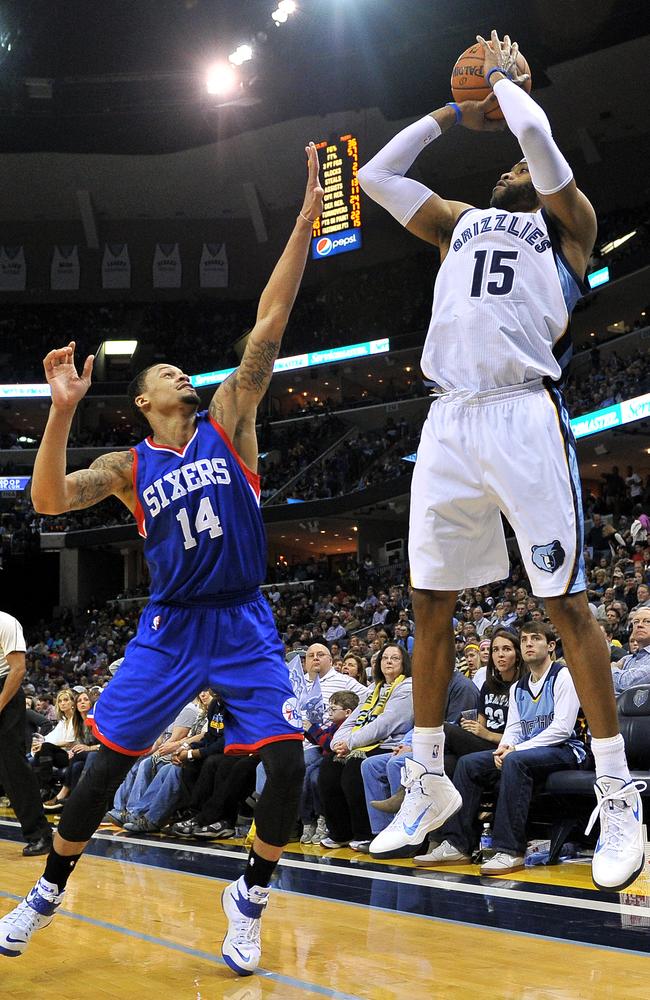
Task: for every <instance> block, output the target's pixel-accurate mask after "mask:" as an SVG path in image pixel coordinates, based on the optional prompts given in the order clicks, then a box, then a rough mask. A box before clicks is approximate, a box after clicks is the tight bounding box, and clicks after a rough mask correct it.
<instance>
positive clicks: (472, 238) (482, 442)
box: [359, 31, 645, 890]
mask: <svg viewBox="0 0 650 1000" xmlns="http://www.w3.org/2000/svg"><path fill="white" fill-rule="evenodd" d="M478 41H479V42H481V43H483V46H484V65H483V74H484V77H485V79H486V81H487V83H488V84H489V86H490V87H491V88H492V91H493V92H492V93H491V94H489V95H488V97H487V98H485V100H483V101H481V102H477V101H464V102H463V103H462V105H453V104H452V105H451V106H445V107H443V108H440V109H439V110H437V111H434V112H433V113H432V114H429V115H427V116H426V117H425V118H422V119H421V120H420V121H418V122H415V123H414V124H413V125H409V126H408V128H406V129H404V130H403V131H402V132H400V133H399V134H398V135H397V136H395V138H394V139H392V140H391V141H390V142H389V143H388V144H387V145H386V146H385V147H384V148H383V149H382V150H381V151H380V152H379V153H378V154H377V155H376V156H375V157H374V158H373V159H372V160H371V161H370V162H369V163H368V164H366V166H364V167H363V168H362V169H361V170H360V171H359V181H360V184H361V187H362V188H363V190H364V191H365V192H366V193H367V194H368V195H370V197H372V198H373V199H374V200H375V201H377V202H378V203H379V204H380V205H382V206H383V207H384V208H385V209H387V211H389V212H390V213H391V214H392V215H393V216H394V217H395V218H396V219H397V220H398V222H400V223H401V224H402V225H403V226H405V227H406V228H407V229H408V230H409V231H410V232H412V233H414V234H415V235H416V236H419V237H420V238H421V239H423V240H425V241H426V242H428V243H432V244H434V245H435V246H437V247H438V248H439V250H440V257H441V266H440V270H439V273H438V276H437V278H436V284H435V291H434V298H433V313H432V318H431V323H430V325H429V330H428V333H427V337H426V341H425V345H424V352H423V356H422V370H423V372H424V374H425V375H426V377H427V378H429V379H432V380H433V381H434V382H436V383H437V384H438V385H439V386H440V387H441V389H442V390H443V391H442V394H441V395H440V397H439V398H438V399H437V400H436V401H434V402H433V404H432V406H431V409H430V412H429V416H428V418H427V421H426V423H425V425H424V428H423V430H422V436H421V440H420V446H419V449H418V455H417V462H416V465H415V470H414V474H413V483H412V488H411V510H410V528H409V559H410V567H411V578H412V584H413V588H414V592H413V609H414V612H415V621H416V639H415V649H414V656H413V692H414V702H415V722H416V726H415V734H414V737H413V760H412V761H409V760H407V761H406V763H405V767H404V771H403V783H404V786H405V788H406V795H405V798H404V802H403V805H402V808H401V810H400V812H399V813H398V814H397V816H396V817H395V819H394V821H393V822H392V823H391V825H390V826H389V827H387V828H386V829H385V830H384V831H382V832H381V833H380V834H379V835H378V836H377V837H375V839H374V840H373V842H372V844H371V848H370V850H371V853H373V854H374V855H375V856H384V857H386V856H393V857H395V856H400V854H401V855H402V856H403V854H404V853H408V852H409V849H411V848H412V847H413V846H414V845H417V844H420V843H422V842H423V840H424V839H425V837H426V835H427V834H428V833H430V832H431V831H433V830H436V829H438V828H439V827H440V826H442V824H443V823H444V822H445V821H446V820H447V819H448V818H450V817H451V816H453V815H454V814H455V813H456V812H457V811H458V809H459V808H460V805H461V801H460V795H459V794H458V792H457V791H456V789H455V788H454V786H453V784H452V783H451V781H449V779H448V778H446V777H445V775H444V772H443V745H444V735H443V728H442V723H443V711H444V706H445V699H446V692H447V685H448V683H449V679H450V677H451V674H452V671H453V669H454V637H453V630H452V624H451V620H452V616H453V613H454V609H455V605H456V600H457V592H458V591H459V590H462V589H463V588H465V587H478V586H480V585H481V584H485V583H487V582H489V581H492V580H500V579H503V578H505V577H506V576H507V575H508V554H507V550H506V545H505V538H504V534H503V528H502V524H501V512H503V514H505V516H506V517H507V518H508V520H509V522H510V524H511V525H512V528H513V530H514V532H515V534H516V537H517V541H518V544H519V549H520V552H521V556H522V559H523V561H524V564H525V566H526V570H527V573H528V577H529V579H530V582H531V586H532V589H533V591H534V593H535V594H536V595H537V596H539V597H543V598H544V599H545V606H546V610H547V613H548V616H549V618H550V619H551V621H552V622H553V624H554V626H555V627H556V628H557V630H558V632H559V634H560V636H561V637H562V644H563V648H564V653H565V657H566V661H567V664H568V666H569V669H570V671H571V674H572V676H573V680H574V683H575V687H576V689H577V692H578V696H579V698H580V701H581V704H582V707H583V709H584V711H585V713H586V716H587V719H588V721H589V726H590V729H591V733H592V736H593V740H592V751H593V754H594V758H595V761H596V779H597V780H596V786H595V791H596V797H597V805H596V808H595V809H594V813H593V814H592V819H591V822H590V825H589V829H590V828H591V826H592V825H593V823H594V822H595V820H596V818H598V817H599V818H600V836H599V840H598V844H597V847H596V852H595V854H594V859H593V865H592V875H593V879H594V882H595V884H596V885H597V886H598V887H599V888H603V889H609V890H611V889H614V890H622V889H624V888H625V887H626V886H628V885H629V884H630V883H631V882H633V881H634V879H636V877H637V876H638V875H639V873H640V871H641V869H642V867H643V864H644V835H643V825H642V818H641V800H640V794H639V792H640V791H642V790H643V788H644V787H645V786H644V785H643V783H639V782H634V781H631V779H630V774H629V771H628V767H627V762H626V758H625V748H624V745H623V738H622V736H621V735H620V732H619V728H618V722H617V717H616V705H615V700H614V693H613V688H612V677H611V670H610V665H609V656H608V652H607V646H606V644H605V639H604V637H603V635H602V633H601V631H600V629H599V627H598V625H597V624H596V621H595V619H594V618H593V617H592V614H591V612H590V610H589V606H588V603H587V598H586V593H585V588H586V579H585V568H584V562H583V514H582V508H581V490H580V479H579V472H578V460H577V456H576V449H575V440H574V438H573V434H572V432H571V428H570V424H569V415H568V413H567V409H566V406H565V403H564V400H563V396H562V392H561V388H560V385H561V380H562V375H563V370H564V369H565V367H566V365H567V364H568V362H569V359H570V356H571V341H570V335H569V332H568V321H569V316H570V314H571V311H572V309H573V307H574V306H575V303H576V302H577V301H578V299H580V298H581V296H582V295H583V294H584V292H585V291H586V287H585V285H584V284H583V281H582V276H583V275H584V273H585V271H586V266H587V262H588V260H589V256H590V254H591V251H592V247H593V244H594V240H595V237H596V217H595V213H594V210H593V208H592V206H591V204H590V203H589V201H588V200H587V198H586V197H585V195H584V194H583V193H582V192H581V191H579V190H578V188H577V186H576V183H575V180H574V179H573V174H572V171H571V167H570V166H569V164H568V163H567V161H566V160H565V158H564V156H563V155H562V153H561V152H560V150H559V149H558V147H557V145H556V143H555V141H554V139H553V136H552V133H551V128H550V125H549V122H548V119H547V117H546V115H545V114H544V112H543V111H542V109H541V108H540V107H539V106H538V105H537V104H536V103H535V101H534V100H532V98H531V97H529V96H528V94H526V93H525V92H524V90H523V89H522V87H521V86H519V84H522V83H523V82H524V77H523V76H517V75H516V73H517V70H516V69H515V67H516V60H517V53H518V46H517V45H516V43H514V44H513V43H511V41H510V39H509V37H508V36H507V35H506V36H505V38H504V40H503V42H501V41H500V40H499V37H498V35H497V33H496V32H495V31H493V32H492V36H491V41H490V42H489V43H487V42H485V40H484V39H482V38H481V37H480V36H478ZM497 102H498V104H497ZM498 105H499V106H500V108H501V111H502V113H503V115H504V118H505V122H506V123H507V126H508V128H509V129H510V131H511V132H512V133H513V135H515V136H516V138H517V140H518V141H519V145H520V147H521V150H522V153H523V156H524V159H522V160H520V161H519V162H518V163H516V164H515V165H514V166H513V167H512V168H511V169H510V170H507V171H506V172H505V173H503V174H502V175H501V177H500V178H499V180H498V181H497V183H496V185H495V187H494V189H493V191H492V197H491V199H490V206H489V208H486V209H481V208H475V207H474V206H472V205H469V204H466V203H464V202H458V201H446V200H445V199H444V198H441V197H440V196H439V195H437V194H434V193H433V192H432V191H430V190H429V189H428V188H427V187H425V186H424V185H422V184H420V183H418V182H416V181H414V180H410V179H408V178H406V177H405V176H404V174H405V173H406V171H407V170H408V168H409V167H410V166H411V164H412V163H413V161H414V160H415V158H416V157H417V155H418V153H419V152H420V151H421V150H422V149H423V148H424V146H426V145H428V144H429V143H431V142H433V141H435V140H438V139H439V138H440V137H441V136H442V134H443V133H445V132H447V131H448V130H449V129H450V128H453V127H454V125H456V124H457V123H460V124H461V125H463V126H464V127H465V128H469V129H471V130H473V131H476V132H482V131H493V130H494V129H498V128H500V127H502V123H501V122H498V121H493V120H490V119H487V118H486V114H489V113H490V112H493V111H494V110H495V109H496V108H497V106H498ZM506 749H508V752H510V748H506ZM507 763H508V761H507V756H506V755H505V754H504V757H503V766H504V767H505V766H507Z"/></svg>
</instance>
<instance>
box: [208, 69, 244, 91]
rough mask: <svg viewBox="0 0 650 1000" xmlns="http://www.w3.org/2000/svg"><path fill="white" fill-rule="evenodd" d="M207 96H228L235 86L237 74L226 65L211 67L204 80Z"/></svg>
mask: <svg viewBox="0 0 650 1000" xmlns="http://www.w3.org/2000/svg"><path fill="white" fill-rule="evenodd" d="M205 86H206V89H207V91H208V94H219V95H222V94H229V93H231V91H233V90H234V89H235V87H236V86H237V74H236V73H235V71H234V69H232V68H231V67H230V66H228V65H227V64H226V63H217V64H216V65H215V66H211V67H210V69H209V70H208V74H207V76H206V79H205Z"/></svg>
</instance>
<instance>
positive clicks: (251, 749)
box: [88, 591, 303, 756]
mask: <svg viewBox="0 0 650 1000" xmlns="http://www.w3.org/2000/svg"><path fill="white" fill-rule="evenodd" d="M208 687H209V688H212V689H213V690H214V691H216V692H218V693H219V694H220V695H221V697H222V699H223V701H224V704H225V713H224V729H225V737H226V748H225V752H226V753H255V751H256V750H258V749H259V748H260V747H262V746H264V745H265V744H267V743H272V742H275V741H276V740H286V739H294V740H302V739H303V727H302V719H301V716H300V713H299V712H298V710H297V704H296V698H295V696H294V693H293V689H292V687H291V682H290V680H289V672H288V670H287V667H286V664H285V661H284V650H283V646H282V643H281V642H280V640H279V639H278V634H277V630H276V627H275V623H274V621H273V615H272V613H271V610H270V608H269V606H268V604H267V602H266V600H265V599H264V598H263V597H262V596H261V594H260V593H259V591H257V592H253V596H252V597H251V598H250V599H248V600H245V601H244V602H243V603H242V602H238V603H232V604H229V605H228V604H227V605H226V606H219V607H215V606H214V605H211V606H209V607H178V606H171V605H169V604H158V603H153V602H152V603H151V604H148V605H147V607H146V608H145V609H144V611H143V612H142V615H141V617H140V623H139V625H138V631H137V634H136V635H135V636H134V638H133V639H132V640H131V642H130V643H129V644H128V646H127V647H126V652H125V656H124V660H123V662H122V664H121V665H120V667H119V669H118V671H117V673H116V674H115V676H114V677H113V679H112V680H111V681H110V683H109V685H108V687H107V688H106V690H105V691H103V692H102V694H101V696H100V698H99V699H98V701H97V703H96V705H95V706H94V710H93V713H92V718H91V717H89V718H88V724H89V725H90V727H91V729H92V730H93V732H94V734H95V736H96V737H97V739H98V740H100V742H102V743H104V744H105V745H106V746H109V747H112V748H113V749H114V750H118V751H120V752H122V753H126V754H132V755H133V756H139V755H140V754H142V753H146V752H147V751H148V750H149V749H150V748H151V746H152V744H153V743H154V742H155V740H156V739H157V738H158V736H160V734H161V733H162V732H164V730H165V729H167V728H168V727H169V726H170V724H171V723H172V722H173V720H174V719H175V718H176V716H177V715H178V713H179V712H180V710H181V709H182V708H183V707H184V706H185V705H187V704H188V702H190V701H192V699H193V698H195V697H196V696H197V694H198V693H199V691H202V690H203V689H205V688H208Z"/></svg>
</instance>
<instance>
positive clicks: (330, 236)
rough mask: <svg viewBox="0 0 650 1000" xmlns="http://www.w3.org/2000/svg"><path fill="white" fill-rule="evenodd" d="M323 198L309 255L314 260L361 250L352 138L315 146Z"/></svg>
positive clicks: (355, 152)
mask: <svg viewBox="0 0 650 1000" xmlns="http://www.w3.org/2000/svg"><path fill="white" fill-rule="evenodd" d="M316 149H317V150H318V159H319V161H320V165H321V177H322V184H323V189H324V191H325V197H324V199H323V213H322V215H321V216H320V218H319V219H317V220H316V222H315V223H314V232H313V237H312V241H311V255H312V257H313V258H314V260H321V259H322V258H323V257H333V256H334V255H335V254H337V253H347V252H348V251H349V250H360V249H361V199H360V197H359V181H358V179H357V171H358V169H359V146H358V143H357V140H356V139H355V137H354V136H353V135H341V136H338V137H334V138H333V139H331V140H329V141H323V142H317V143H316Z"/></svg>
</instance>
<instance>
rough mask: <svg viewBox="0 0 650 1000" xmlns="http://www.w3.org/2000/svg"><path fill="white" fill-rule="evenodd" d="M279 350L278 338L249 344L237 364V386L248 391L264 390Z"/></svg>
mask: <svg viewBox="0 0 650 1000" xmlns="http://www.w3.org/2000/svg"><path fill="white" fill-rule="evenodd" d="M279 351H280V342H279V341H278V340H262V341H260V343H258V344H251V345H249V347H248V348H247V350H246V353H245V354H244V357H243V358H242V362H241V364H240V366H239V378H238V384H239V387H240V388H241V389H243V390H244V391H248V392H251V391H252V392H265V391H266V389H267V387H268V384H269V382H270V379H271V375H272V374H273V365H274V364H275V360H276V358H277V356H278V353H279Z"/></svg>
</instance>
